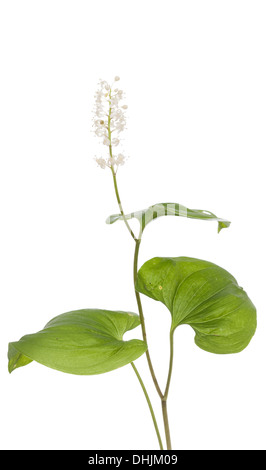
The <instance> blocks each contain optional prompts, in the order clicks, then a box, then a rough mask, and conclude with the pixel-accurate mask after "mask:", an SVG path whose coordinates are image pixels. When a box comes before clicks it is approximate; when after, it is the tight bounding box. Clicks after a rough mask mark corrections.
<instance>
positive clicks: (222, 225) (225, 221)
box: [218, 220, 231, 233]
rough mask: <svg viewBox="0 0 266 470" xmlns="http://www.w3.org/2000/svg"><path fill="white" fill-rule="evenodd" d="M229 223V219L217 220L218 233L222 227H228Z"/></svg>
mask: <svg viewBox="0 0 266 470" xmlns="http://www.w3.org/2000/svg"><path fill="white" fill-rule="evenodd" d="M230 225H231V222H229V220H222V221H221V220H220V221H219V222H218V233H220V232H221V230H222V229H223V228H228V227H230Z"/></svg>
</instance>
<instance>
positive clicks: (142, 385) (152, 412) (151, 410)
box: [131, 362, 163, 450]
mask: <svg viewBox="0 0 266 470" xmlns="http://www.w3.org/2000/svg"><path fill="white" fill-rule="evenodd" d="M131 365H132V367H133V369H134V371H135V374H136V376H137V377H138V380H139V383H140V385H141V388H142V390H143V393H144V395H145V397H146V400H147V403H148V406H149V409H150V413H151V417H152V420H153V424H154V428H155V431H156V434H157V438H158V442H159V446H160V449H161V450H163V443H162V439H161V435H160V432H159V428H158V424H157V421H156V418H155V414H154V411H153V407H152V404H151V401H150V398H149V395H148V392H147V390H146V387H145V385H144V383H143V381H142V379H141V376H140V374H139V372H138V370H137V368H136V366H135V364H134V362H131Z"/></svg>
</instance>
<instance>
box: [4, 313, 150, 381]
mask: <svg viewBox="0 0 266 470" xmlns="http://www.w3.org/2000/svg"><path fill="white" fill-rule="evenodd" d="M139 324H140V320H139V316H138V315H136V314H135V313H131V312H119V311H118V312H113V311H110V310H96V309H86V310H77V311H74V312H68V313H64V314H62V315H58V316H57V317H55V318H53V319H52V320H51V321H50V322H49V323H47V325H46V326H45V327H44V329H43V330H41V331H39V332H38V333H35V334H31V335H26V336H23V337H22V338H21V339H20V340H19V341H17V342H14V343H9V349H8V359H9V364H8V368H9V372H12V371H13V370H14V369H16V368H17V367H21V366H24V365H26V364H28V363H29V362H31V361H33V360H34V361H37V362H39V363H41V364H43V365H45V366H47V367H51V368H52V369H57V370H60V371H62V372H68V373H70V374H78V375H92V374H102V373H103V372H108V371H110V370H113V369H117V368H118V367H122V366H124V365H126V364H129V363H130V362H132V361H134V360H135V359H137V358H138V357H139V356H141V355H142V354H143V353H144V352H145V351H146V349H147V346H146V344H145V343H144V341H141V340H138V339H132V340H130V341H123V334H124V333H125V332H126V331H129V330H132V329H133V328H135V327H136V326H138V325H139Z"/></svg>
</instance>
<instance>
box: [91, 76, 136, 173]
mask: <svg viewBox="0 0 266 470" xmlns="http://www.w3.org/2000/svg"><path fill="white" fill-rule="evenodd" d="M119 80H120V77H118V76H116V77H115V78H114V83H116V82H118V81H119ZM112 87H113V85H109V83H107V82H106V81H105V80H100V82H99V88H98V90H97V91H96V93H95V107H94V112H95V117H94V128H95V134H96V136H97V137H100V138H101V140H102V143H103V144H104V145H106V146H107V147H109V156H108V157H106V158H103V157H100V158H95V160H96V162H97V164H98V165H99V166H100V168H102V169H105V168H106V167H108V168H110V169H111V170H112V172H114V173H116V172H117V169H118V167H119V166H121V165H124V163H125V157H124V155H122V154H121V153H118V155H113V147H116V146H118V145H119V144H120V133H121V132H122V131H123V130H124V129H125V126H126V117H125V112H126V110H127V108H128V107H127V105H126V104H121V100H122V99H123V97H124V93H123V91H122V90H120V89H118V88H114V89H113V88H112ZM118 136H119V137H118Z"/></svg>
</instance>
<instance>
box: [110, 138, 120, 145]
mask: <svg viewBox="0 0 266 470" xmlns="http://www.w3.org/2000/svg"><path fill="white" fill-rule="evenodd" d="M119 142H120V140H119V139H117V137H115V138H114V139H112V145H114V147H116V146H117V145H118V144H119Z"/></svg>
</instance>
